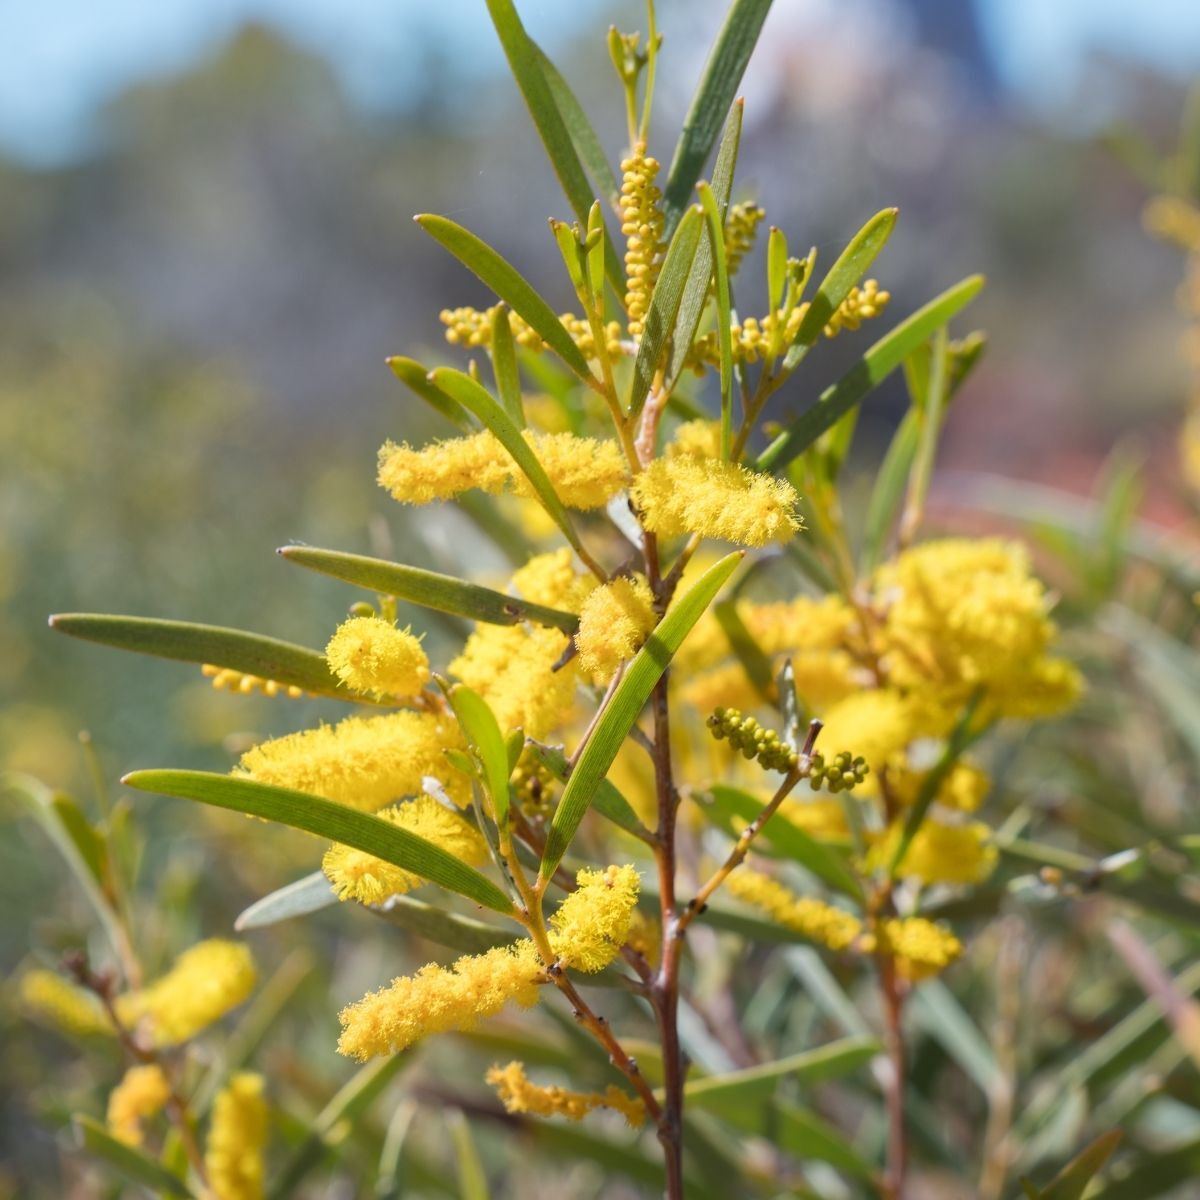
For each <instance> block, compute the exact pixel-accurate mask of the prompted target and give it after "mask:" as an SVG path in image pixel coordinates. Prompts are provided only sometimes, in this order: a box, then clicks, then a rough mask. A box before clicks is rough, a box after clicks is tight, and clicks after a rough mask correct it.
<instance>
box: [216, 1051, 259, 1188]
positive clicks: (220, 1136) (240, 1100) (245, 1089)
mask: <svg viewBox="0 0 1200 1200" xmlns="http://www.w3.org/2000/svg"><path fill="white" fill-rule="evenodd" d="M266 1144H267V1101H266V1097H265V1096H264V1095H263V1077H262V1076H261V1075H256V1074H254V1073H253V1072H251V1071H239V1072H238V1074H236V1075H234V1076H233V1078H232V1079H230V1081H229V1083H228V1084H227V1085H226V1086H225V1087H224V1088H222V1089H221V1091H219V1092H218V1093H217V1096H216V1099H215V1100H214V1101H213V1114H212V1124H211V1126H210V1127H209V1131H208V1142H207V1144H206V1145H205V1147H204V1169H205V1170H206V1171H207V1172H208V1182H209V1186H210V1188H211V1189H212V1193H213V1196H214V1197H215V1200H262V1196H263V1180H264V1177H265V1171H264V1167H263V1150H264V1148H265V1147H266Z"/></svg>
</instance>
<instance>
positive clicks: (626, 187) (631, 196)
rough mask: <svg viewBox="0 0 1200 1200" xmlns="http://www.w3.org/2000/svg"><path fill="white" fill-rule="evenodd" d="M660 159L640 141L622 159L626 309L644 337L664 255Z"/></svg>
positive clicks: (636, 333)
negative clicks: (648, 312) (658, 180)
mask: <svg viewBox="0 0 1200 1200" xmlns="http://www.w3.org/2000/svg"><path fill="white" fill-rule="evenodd" d="M658 166H659V164H658V159H656V158H651V157H650V156H649V155H647V153H646V144H645V143H644V142H638V144H637V145H636V146H634V147H633V153H632V154H630V156H629V157H628V158H626V159H623V160H622V162H621V174H622V178H621V232H622V233H623V234H624V235H625V279H626V283H625V311H626V312H627V313H628V314H629V322H628V327H629V333H630V336H631V337H640V336H641V333H642V323H643V322H644V321H645V319H646V312H647V310H648V309H649V307H650V296H651V294H652V293H653V292H654V285H655V283H657V282H658V272H659V269H660V268H661V266H662V256H663V249H664V247H663V214H662V206H661V203H660V202H661V200H662V192H661V191H659V189H658V186H657V184H656V183H655V182H654V181H655V179H656V178H657V177H658Z"/></svg>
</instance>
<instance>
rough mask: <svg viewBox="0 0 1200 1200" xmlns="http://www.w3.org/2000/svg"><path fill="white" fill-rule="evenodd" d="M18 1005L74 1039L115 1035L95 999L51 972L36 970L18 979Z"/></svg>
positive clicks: (109, 1020)
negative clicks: (93, 1035) (19, 981)
mask: <svg viewBox="0 0 1200 1200" xmlns="http://www.w3.org/2000/svg"><path fill="white" fill-rule="evenodd" d="M18 996H19V999H20V1002H21V1006H22V1007H23V1008H24V1009H26V1010H27V1011H28V1013H29V1014H30V1016H32V1017H35V1018H37V1019H38V1020H40V1021H43V1022H45V1023H46V1024H47V1025H51V1026H53V1027H54V1028H55V1029H58V1030H60V1031H62V1032H63V1033H69V1034H73V1035H75V1036H77V1037H86V1036H88V1035H90V1034H106V1035H107V1036H109V1037H112V1036H114V1035H115V1034H116V1032H117V1031H116V1029H114V1028H113V1023H112V1020H111V1018H110V1017H109V1015H108V1013H106V1012H105V1011H104V1005H102V1004H101V1003H100V1000H99V998H98V997H97V996H95V995H93V994H92V993H91V992H89V991H85V990H84V989H83V988H81V987H78V986H76V985H75V984H73V983H71V982H70V980H67V979H64V978H63V977H62V976H61V975H59V974H58V973H57V972H55V971H47V970H45V969H44V968H42V967H37V968H35V969H34V970H32V971H27V972H26V973H25V974H24V975H23V976H22V977H21V983H20V986H19V989H18Z"/></svg>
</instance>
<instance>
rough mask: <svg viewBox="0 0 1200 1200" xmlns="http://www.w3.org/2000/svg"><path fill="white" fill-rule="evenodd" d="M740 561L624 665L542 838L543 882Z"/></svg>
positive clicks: (729, 563)
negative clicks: (664, 677) (675, 659)
mask: <svg viewBox="0 0 1200 1200" xmlns="http://www.w3.org/2000/svg"><path fill="white" fill-rule="evenodd" d="M741 560H742V554H741V553H740V552H738V553H734V554H729V555H726V556H725V557H724V558H723V559H721V560H720V562H718V563H716V564H715V565H714V566H712V567H710V568H709V569H708V570H707V571H706V572H705V573H704V574H703V575H702V576H701V577H700V579H699V580H698V581H697V582H696V583H695V584H694V585H693V586H692V587H691V589H690V590H689V591H688V592H687V593H686V594H685V595H684V596H683V597H682V598H681V599H680V600H678V601H677V602H676V603H675V605H674V606H673V607H672V608H671V609H670V610H669V611H668V612H667V614H666V616H665V617H663V619H662V621H661V622H660V623H659V625H658V628H657V629H655V630H654V632H653V633H652V634H651V635H650V637H649V638H648V639H647V640H646V644H645V645H644V646H643V647H642V648H641V649H640V650H639V651H638V652H637V654H636V655H635V657H634V659H633V661H632V662H631V663H630V664H629V667H628V669H627V670H626V672H625V674H624V676H623V677H622V679H621V682H620V683H619V684H618V685H617V689H616V691H615V692H614V693H613V697H612V699H611V701H610V702H609V705H608V709H607V711H606V712H605V713H604V715H603V716H602V717H601V718H600V720H599V721H598V722H597V723H596V726H595V728H594V729H593V730H592V733H591V736H590V737H589V738H588V740H587V744H586V745H585V746H584V748H583V753H582V754H581V755H580V756H579V761H578V762H577V763H576V764H575V769H574V770H573V771H572V772H571V778H570V779H569V780H568V781H567V786H566V788H565V789H564V790H563V794H562V798H561V799H560V800H559V802H558V808H557V809H555V812H554V820H553V822H552V823H551V826H550V831H549V836H548V837H547V839H546V852H545V854H544V855H543V857H542V868H541V875H542V878H543V879H548V878H549V877H550V876H551V875H552V874H553V873H554V869H555V867H557V866H558V864H559V863H560V862H561V861H562V856H563V855H564V854H565V853H566V851H567V847H568V846H569V845H570V844H571V839H572V838H573V837H574V836H575V831H576V830H577V829H578V828H579V824H580V822H581V821H582V820H583V817H584V814H585V813H586V812H587V810H588V807H589V806H590V805H591V803H592V801H593V800H594V798H595V795H596V791H597V789H598V787H599V784H600V781H601V780H602V779H603V778H604V776H605V775H607V774H608V769H609V767H611V766H612V764H613V760H614V759H615V758H616V757H617V752H618V751H619V750H620V748H621V744H622V743H623V742H624V741H625V737H626V735H627V734H628V733H629V730H630V729H631V728H632V727H633V723H634V722H635V721H636V720H637V718H638V714H639V713H640V712H641V711H642V707H643V706H644V705H645V703H646V701H647V700H648V699H649V698H650V693H651V692H652V691H653V690H654V685H655V684H656V683H658V681H659V679H660V678H661V677H662V675H663V672H665V671H666V669H667V665H668V664H669V663H670V661H671V656H672V655H673V654H674V653H675V651H676V650H678V649H679V647H680V645H681V644H682V643H683V639H684V638H685V637H686V636H687V635H688V633H689V632H690V630H691V628H692V626H693V625H695V623H696V622H697V621H698V620H699V619H700V616H701V614H702V613H703V612H704V610H705V609H706V608H708V606H709V604H711V603H712V601H713V599H714V598H715V597H716V595H717V593H718V592H719V591H720V590H721V588H722V587H723V586H724V585H725V583H726V582H727V581H728V579H729V577H730V576H731V575H732V574H733V572H734V570H735V569H736V568H737V566H738V564H739V563H740V562H741Z"/></svg>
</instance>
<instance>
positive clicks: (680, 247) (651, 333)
mask: <svg viewBox="0 0 1200 1200" xmlns="http://www.w3.org/2000/svg"><path fill="white" fill-rule="evenodd" d="M703 229H704V214H703V213H702V212H701V211H700V209H699V208H691V209H689V210H688V212H687V213H686V214H685V215H684V218H683V220H682V221H680V223H679V228H678V229H676V230H675V236H674V237H673V238H672V239H671V244H670V245H669V246H668V247H667V254H666V258H664V259H663V265H662V270H661V271H659V274H658V282H657V283H655V285H654V291H653V293H652V294H651V296H650V306H649V308H648V309H647V310H646V322H645V328H644V329H643V331H642V336H641V339H640V340H639V341H638V352H637V357H636V358H635V359H634V363H633V386H632V388H631V390H630V393H629V415H630V418H631V419H632V418H635V417H637V415H638V414H639V413H640V412H641V411H642V405H644V404H645V403H646V397H647V396H648V395H649V394H650V387H651V385H652V384H653V382H654V376H655V374H656V373H657V371H658V368H659V365H660V363H661V361H662V356H663V353H664V351H665V350H666V349H667V344H668V340H669V339H670V337H671V335H672V333H674V331H675V322H676V318H677V317H678V316H679V305H680V302H681V301H682V299H683V290H684V287H685V286H686V284H687V281H688V275H689V273H690V272H691V269H692V260H693V259H694V258H695V257H696V249H697V247H698V246H699V245H700V234H701V233H702V232H703Z"/></svg>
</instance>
